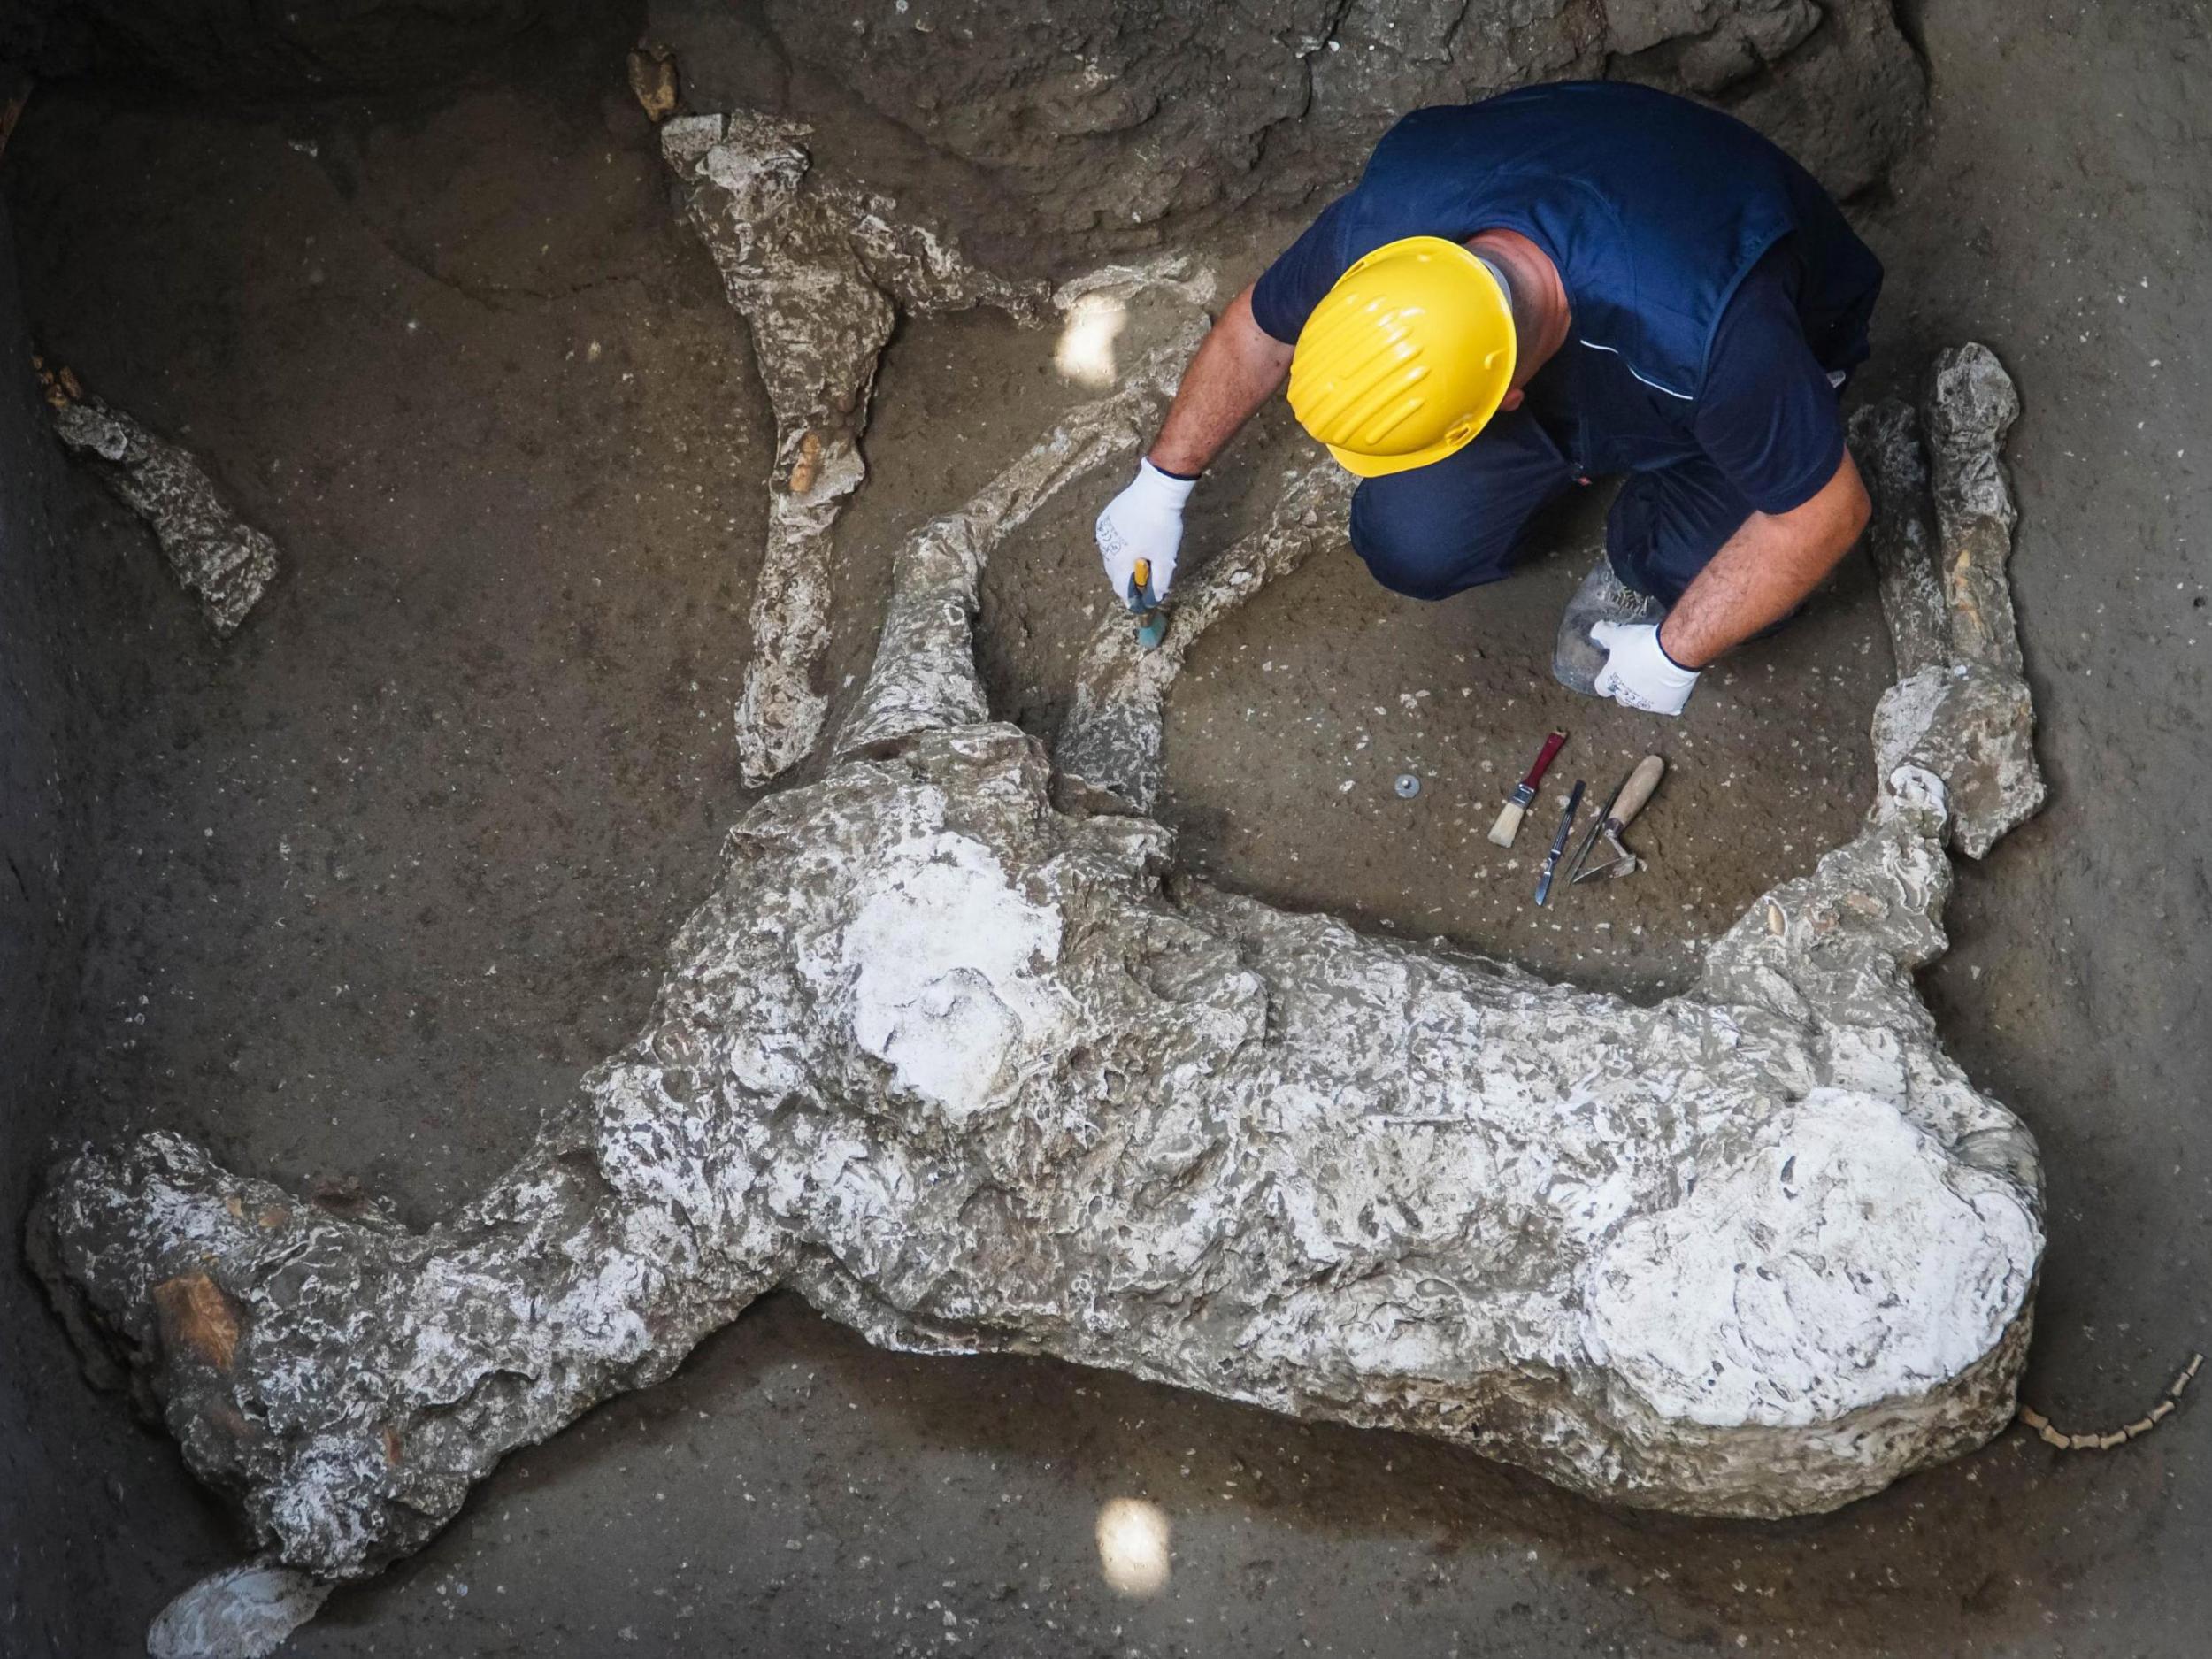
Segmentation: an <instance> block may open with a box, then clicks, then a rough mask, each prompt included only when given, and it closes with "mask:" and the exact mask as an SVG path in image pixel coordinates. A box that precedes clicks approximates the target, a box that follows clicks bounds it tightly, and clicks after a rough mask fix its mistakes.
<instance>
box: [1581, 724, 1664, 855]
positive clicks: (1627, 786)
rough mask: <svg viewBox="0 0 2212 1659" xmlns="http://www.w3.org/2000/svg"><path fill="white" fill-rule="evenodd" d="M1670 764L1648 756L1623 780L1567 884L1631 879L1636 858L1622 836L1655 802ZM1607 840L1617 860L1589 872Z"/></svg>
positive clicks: (1585, 840) (1584, 844) (1593, 827)
mask: <svg viewBox="0 0 2212 1659" xmlns="http://www.w3.org/2000/svg"><path fill="white" fill-rule="evenodd" d="M1666 770H1667V763H1666V762H1665V761H1663V760H1662V759H1660V757H1658V756H1656V755H1647V756H1645V757H1643V758H1642V759H1641V760H1640V761H1638V762H1637V763H1636V769H1635V770H1634V771H1633V772H1630V773H1629V774H1628V776H1627V777H1625V778H1624V779H1622V780H1621V787H1619V788H1617V789H1616V790H1614V791H1613V798H1612V799H1611V800H1610V801H1608V802H1607V803H1605V810H1604V811H1602V812H1601V813H1599V814H1598V821H1597V822H1596V823H1594V824H1593V825H1591V826H1590V833H1588V834H1587V835H1586V836H1584V837H1583V838H1582V848H1581V850H1580V851H1578V852H1577V853H1576V854H1575V861H1574V864H1573V865H1572V866H1571V869H1570V871H1569V873H1568V876H1567V882H1568V885H1569V886H1572V885H1573V884H1574V883H1576V882H1578V881H1595V880H1597V879H1599V878H1600V877H1601V876H1627V875H1633V874H1635V872H1636V869H1637V864H1636V855H1635V854H1634V853H1632V852H1631V851H1629V850H1628V849H1627V848H1625V847H1624V846H1623V845H1622V844H1621V832H1622V831H1623V830H1624V829H1626V828H1627V827H1628V826H1629V821H1630V820H1631V819H1632V818H1634V817H1635V816H1636V814H1637V813H1639V812H1640V811H1642V810H1644V803H1645V802H1647V801H1648V800H1650V799H1651V795H1652V791H1653V790H1655V789H1656V788H1657V787H1659V780H1660V779H1661V778H1662V777H1663V776H1665V774H1666ZM1601 835H1602V836H1604V837H1605V841H1606V845H1607V846H1609V847H1610V848H1611V849H1613V856H1612V857H1611V858H1610V859H1609V860H1608V861H1607V862H1606V863H1604V864H1598V865H1596V866H1595V867H1594V868H1592V869H1588V870H1586V869H1584V868H1583V865H1585V864H1587V863H1589V859H1590V852H1591V849H1593V848H1594V847H1595V846H1596V845H1597V844H1598V837H1599V836H1601Z"/></svg>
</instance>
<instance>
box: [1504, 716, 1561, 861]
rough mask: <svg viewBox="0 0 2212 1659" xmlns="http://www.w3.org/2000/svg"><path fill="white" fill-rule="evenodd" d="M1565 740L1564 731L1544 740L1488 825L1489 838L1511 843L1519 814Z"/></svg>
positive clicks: (1519, 830) (1523, 810) (1519, 825)
mask: <svg viewBox="0 0 2212 1659" xmlns="http://www.w3.org/2000/svg"><path fill="white" fill-rule="evenodd" d="M1565 741H1567V734H1566V733H1564V732H1554V733H1552V734H1551V735H1550V736H1549V737H1548V738H1546V739H1545V740H1544V748H1543V752H1542V753H1541V754H1540V755H1538V756H1537V757H1536V764H1534V765H1533V766H1531V767H1530V768H1529V769H1528V776H1527V777H1525V778H1524V779H1522V780H1521V781H1520V782H1519V783H1518V784H1517V785H1515V786H1514V789H1513V794H1512V795H1511V796H1510V797H1509V798H1508V800H1507V801H1506V803H1505V805H1504V807H1503V808H1502V809H1501V810H1500V811H1499V813H1498V821H1497V822H1496V823H1495V824H1493V825H1492V826H1490V839H1491V840H1492V841H1495V842H1496V843H1497V844H1498V845H1499V846H1501V847H1510V846H1512V845H1513V838H1514V837H1515V836H1516V835H1518V834H1519V833H1521V815H1522V814H1523V813H1525V812H1526V811H1527V810H1528V809H1529V806H1530V804H1531V803H1532V802H1534V800H1535V799H1536V786H1537V785H1538V784H1540V783H1541V782H1543V781H1544V774H1545V772H1548V771H1549V770H1550V769H1551V763H1552V758H1553V757H1555V755H1557V754H1558V753H1559V746H1560V745H1561V744H1563V743H1564V742H1565Z"/></svg>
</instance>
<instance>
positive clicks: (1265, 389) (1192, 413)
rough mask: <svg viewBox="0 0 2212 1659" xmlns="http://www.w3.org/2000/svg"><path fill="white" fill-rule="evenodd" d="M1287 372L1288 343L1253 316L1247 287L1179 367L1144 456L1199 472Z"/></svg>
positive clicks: (1185, 473)
mask: <svg viewBox="0 0 2212 1659" xmlns="http://www.w3.org/2000/svg"><path fill="white" fill-rule="evenodd" d="M1287 373H1290V348H1289V347H1288V346H1286V345H1285V344H1284V343H1283V342H1281V341H1279V340H1278V339H1276V338H1275V337H1274V336H1273V335H1271V334H1268V333H1267V332H1266V331H1265V330H1264V329H1263V328H1262V327H1261V326H1259V324H1257V323H1256V322H1254V321H1253V320H1252V290H1251V288H1249V287H1247V288H1245V290H1244V291H1243V292H1242V293H1241V294H1240V295H1238V296H1236V298H1234V299H1233V300H1231V301H1230V302H1229V305H1228V309H1227V310H1225V311H1223V312H1222V313H1221V317H1220V319H1219V320H1218V321H1217V322H1216V323H1215V324H1214V326H1213V330H1212V332H1211V333H1210V334H1208V335H1207V336H1206V338H1205V340H1204V341H1203V342H1202V343H1201V344H1200V346H1199V348H1198V351H1197V355H1195V356H1194V357H1192V358H1191V360H1190V366H1189V367H1188V368H1187V369H1185V370H1184V371H1183V383H1182V385H1181V386H1179V387H1178V388H1176V392H1175V402H1174V403H1172V404H1171V405H1170V407H1169V409H1168V411H1167V419H1166V420H1165V421H1164V423H1162V425H1161V427H1160V435H1159V437H1158V439H1157V440H1156V442H1154V443H1153V445H1152V449H1151V452H1150V453H1149V454H1148V456H1147V457H1145V458H1146V459H1147V460H1148V461H1150V462H1151V463H1152V465H1155V466H1156V467H1158V468H1159V469H1160V470H1161V471H1162V472H1174V473H1178V474H1179V475H1180V476H1182V477H1185V478H1194V477H1195V476H1197V474H1199V473H1200V472H1204V471H1205V470H1206V468H1207V467H1208V466H1209V465H1211V464H1212V462H1213V459H1214V457H1216V456H1217V455H1219V454H1220V453H1221V452H1222V450H1223V449H1226V448H1227V447H1228V444H1229V440H1230V439H1232V438H1233V437H1235V436H1236V435H1237V430H1238V428H1240V426H1243V425H1244V423H1245V422H1246V421H1248V420H1249V419H1251V418H1252V411H1255V410H1256V409H1257V408H1258V407H1259V406H1260V405H1261V404H1262V403H1265V402H1266V401H1267V400H1268V398H1269V397H1271V396H1273V394H1274V391H1275V388H1277V387H1279V386H1280V385H1281V384H1282V383H1283V377H1284V376H1285V375H1286V374H1287Z"/></svg>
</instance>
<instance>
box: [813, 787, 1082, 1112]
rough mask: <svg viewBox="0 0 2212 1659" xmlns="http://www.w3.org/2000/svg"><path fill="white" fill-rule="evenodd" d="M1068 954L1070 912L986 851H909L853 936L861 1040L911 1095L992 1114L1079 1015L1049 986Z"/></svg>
mask: <svg viewBox="0 0 2212 1659" xmlns="http://www.w3.org/2000/svg"><path fill="white" fill-rule="evenodd" d="M1059 955H1060V915H1059V912H1058V911H1057V910H1051V909H1048V908H1047V907H1045V906H1042V905H1039V904H1033V903H1031V902H1029V901H1028V900H1027V899H1025V898H1024V897H1022V895H1020V894H1018V893H1017V892H1015V891H1014V889H1013V888H1012V887H1010V886H1009V885H1008V883H1007V880H1006V876H1005V872H1003V871H1002V869H1001V868H1000V866H999V862H998V860H997V859H996V858H995V856H993V855H992V853H991V850H990V849H989V848H987V847H986V846H984V845H983V843H982V842H980V841H973V840H971V839H970V838H969V837H967V836H965V835H960V834H956V833H952V832H950V831H941V832H940V833H937V834H934V835H931V836H928V837H926V838H924V839H922V840H919V841H908V842H906V843H904V844H903V845H902V846H901V847H899V848H897V849H894V851H893V852H892V853H891V855H890V856H887V858H886V859H884V860H883V861H882V862H881V863H880V864H878V865H877V867H876V869H875V870H874V872H872V876H871V878H870V879H868V880H867V881H866V882H865V883H864V886H863V887H862V892H861V898H860V903H859V906H858V909H857V910H856V912H855V914H854V917H853V919H852V921H851V923H850V924H849V926H847V927H846V929H845V934H844V940H843V944H842V956H843V960H844V964H845V966H846V967H848V968H852V969H857V970H858V973H857V975H856V978H855V979H854V981H853V1014H852V1018H853V1036H854V1039H855V1041H856V1042H857V1043H858V1044H859V1046H860V1047H861V1048H862V1049H864V1051H865V1052H867V1053H869V1054H872V1055H874V1056H876V1057H877V1058H878V1059H879V1060H882V1061H885V1062H887V1064H889V1065H890V1066H891V1067H892V1068H893V1071H895V1083H896V1087H899V1088H900V1089H901V1090H902V1091H904V1092H906V1093H908V1094H918V1095H920V1096H921V1097H922V1098H923V1099H925V1100H928V1101H933V1102H936V1103H937V1104H938V1105H940V1106H942V1107H944V1108H945V1109H946V1110H949V1111H950V1112H951V1113H953V1114H954V1115H955V1116H956V1117H963V1118H964V1117H966V1116H968V1115H969V1114H971V1113H973V1112H977V1111H980V1110H983V1109H984V1108H985V1107H987V1106H989V1105H991V1104H992V1103H993V1102H995V1101H997V1100H1000V1099H1001V1098H1002V1097H1003V1096H1004V1095H1005V1094H1006V1093H1007V1092H1008V1091H1009V1090H1010V1088H1011V1087H1013V1086H1014V1084H1015V1083H1017V1082H1018V1080H1019V1079H1020V1078H1021V1077H1022V1076H1024V1075H1025V1074H1026V1073H1027V1072H1028V1071H1031V1070H1032V1069H1033V1068H1034V1067H1035V1066H1036V1065H1037V1064H1041V1063H1044V1062H1045V1061H1047V1060H1048V1059H1049V1057H1050V1056H1051V1055H1052V1054H1053V1053H1054V1052H1056V1050H1057V1049H1058V1048H1059V1047H1060V1046H1061V1043H1062V1040H1063V1039H1064V1036H1065V1033H1066V1032H1067V1029H1068V1027H1069V1025H1070V1024H1071V1021H1072V1018H1073V1014H1072V1010H1071V1008H1070V1006H1069V1004H1068V1001H1067V996H1066V994H1065V993H1064V991H1062V990H1060V989H1059V988H1058V987H1056V986H1055V985H1054V984H1053V983H1052V982H1051V981H1050V979H1048V975H1049V973H1050V972H1051V969H1052V965H1053V964H1055V963H1056V961H1058V959H1059Z"/></svg>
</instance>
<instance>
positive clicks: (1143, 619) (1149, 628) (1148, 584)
mask: <svg viewBox="0 0 2212 1659" xmlns="http://www.w3.org/2000/svg"><path fill="white" fill-rule="evenodd" d="M1129 609H1130V610H1132V611H1135V612H1136V615H1137V643H1138V644H1139V645H1141V646H1142V647H1143V648H1144V649H1146V650H1148V651H1156V650H1158V649H1160V641H1162V640H1164V639H1165V638H1167V612H1166V611H1163V610H1161V609H1160V596H1159V595H1157V594H1156V593H1154V592H1153V591H1152V561H1151V560H1150V559H1139V560H1138V561H1137V564H1136V568H1135V569H1133V570H1132V571H1131V572H1129Z"/></svg>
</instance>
